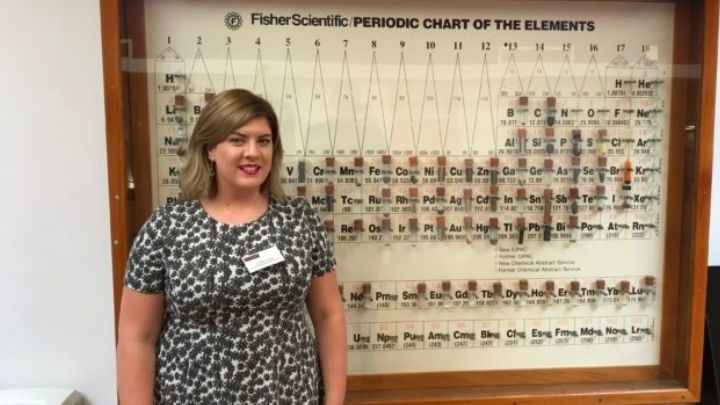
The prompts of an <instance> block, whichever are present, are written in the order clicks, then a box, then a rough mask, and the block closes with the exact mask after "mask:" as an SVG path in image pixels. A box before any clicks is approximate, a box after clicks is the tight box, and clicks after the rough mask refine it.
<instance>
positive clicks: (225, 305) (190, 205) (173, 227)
mask: <svg viewBox="0 0 720 405" xmlns="http://www.w3.org/2000/svg"><path fill="white" fill-rule="evenodd" d="M272 246H277V248H278V249H279V250H280V252H281V253H282V255H283V257H284V258H285V260H284V262H281V263H278V264H275V265H272V266H270V267H267V268H265V269H262V270H258V271H256V272H253V273H250V272H249V271H248V270H247V268H246V267H245V264H244V263H243V261H242V260H241V258H242V257H244V256H246V255H248V254H252V253H255V252H259V251H262V250H265V249H268V248H270V247H272ZM334 267H335V259H334V257H333V254H332V251H331V247H330V244H329V243H328V240H327V236H326V234H325V230H324V227H323V225H322V223H321V221H320V218H319V217H318V215H317V213H316V212H315V211H314V210H313V209H312V208H311V207H310V205H309V204H308V203H307V202H306V201H305V200H303V199H298V198H288V199H284V200H281V201H272V202H271V203H270V207H269V209H268V211H267V212H266V213H265V214H264V215H263V216H261V217H260V218H258V219H257V220H255V221H253V222H250V223H247V224H242V225H226V224H222V223H219V222H218V221H216V220H214V219H213V218H211V217H209V216H208V215H207V213H206V211H205V210H204V209H203V208H202V206H201V204H200V202H199V201H197V200H180V201H178V202H175V203H172V204H169V205H167V206H164V207H160V208H158V209H157V210H155V212H154V213H153V215H152V217H151V218H150V219H149V220H148V222H147V223H146V224H145V225H144V227H143V228H142V229H141V231H140V233H139V234H138V236H137V238H136V239H135V242H134V244H133V247H132V251H131V253H130V258H129V260H128V266H127V273H126V275H125V285H126V286H127V287H129V288H131V289H133V290H136V291H140V292H144V293H163V294H165V302H166V310H165V319H164V321H163V326H162V332H161V337H160V339H159V342H158V346H157V358H156V368H155V370H156V371H155V403H156V404H163V405H166V404H167V405H170V404H172V405H183V404H277V405H284V404H316V403H318V402H319V401H320V391H322V388H321V385H322V381H321V377H320V370H319V366H318V360H317V353H316V343H315V339H314V337H313V335H312V334H311V332H310V328H309V326H308V324H307V322H306V318H305V312H304V305H305V297H306V295H307V293H308V287H309V283H310V280H311V278H312V277H316V276H322V275H323V274H325V273H327V272H330V271H332V270H333V269H334Z"/></svg>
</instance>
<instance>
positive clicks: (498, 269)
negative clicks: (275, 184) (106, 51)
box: [121, 0, 717, 404]
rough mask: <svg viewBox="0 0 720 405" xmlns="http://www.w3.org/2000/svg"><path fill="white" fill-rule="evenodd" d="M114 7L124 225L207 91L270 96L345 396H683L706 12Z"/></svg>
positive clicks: (697, 281) (690, 327)
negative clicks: (338, 350)
mask: <svg viewBox="0 0 720 405" xmlns="http://www.w3.org/2000/svg"><path fill="white" fill-rule="evenodd" d="M122 6H123V8H122V10H123V11H124V14H123V16H122V17H121V18H122V20H123V21H125V24H126V27H127V28H126V29H127V33H126V37H127V39H126V41H125V42H124V44H125V45H126V46H124V48H123V51H124V52H125V54H126V58H125V59H124V65H123V66H124V67H125V72H126V77H125V83H126V84H127V89H128V94H126V95H125V97H126V99H127V100H129V102H128V115H129V117H130V118H129V120H127V121H126V123H125V124H124V125H126V126H127V127H128V128H130V133H131V136H130V138H131V140H132V147H131V148H130V149H128V152H129V154H130V155H132V159H130V160H132V161H133V164H132V165H130V169H131V170H130V171H129V172H130V175H131V178H132V180H133V185H134V189H133V190H132V192H131V196H134V197H135V198H134V199H133V200H132V206H133V207H135V211H134V213H133V214H131V217H132V218H135V219H134V221H135V222H140V223H141V222H142V221H143V220H144V217H143V215H146V213H147V212H148V211H149V209H150V208H151V207H152V206H157V205H160V204H164V203H167V202H170V201H173V200H174V199H176V198H177V197H178V188H177V184H178V178H179V177H178V176H179V173H180V171H181V170H182V164H183V162H182V158H181V157H180V156H178V154H177V151H178V148H179V147H181V146H182V145H183V143H184V142H186V141H187V138H188V136H189V135H190V134H191V133H192V130H193V127H194V123H195V121H196V120H197V118H198V116H199V114H200V112H201V111H202V109H203V107H204V105H205V104H206V103H207V102H208V101H209V100H211V99H212V98H213V97H214V95H215V94H217V93H219V92H221V91H223V90H226V89H230V88H237V87H241V88H247V89H249V90H252V91H253V92H255V93H256V94H259V95H261V96H263V97H264V98H266V99H267V100H268V101H270V103H271V104H272V105H273V106H274V108H275V109H276V111H277V112H278V116H279V120H280V134H281V136H282V140H283V146H284V150H285V156H284V160H283V167H282V170H283V171H282V182H283V186H284V189H285V192H286V194H288V195H290V196H299V197H303V198H306V199H307V200H308V201H309V202H310V203H311V205H312V206H313V207H314V208H315V209H316V210H317V211H318V213H319V214H320V217H321V218H322V220H323V221H324V224H325V228H326V231H327V233H328V236H329V238H330V240H331V241H332V243H333V247H334V251H335V254H336V256H337V259H338V263H339V269H338V271H339V273H338V277H339V281H340V285H339V289H340V292H341V295H342V297H343V301H344V305H345V310H346V318H347V321H348V325H347V332H348V333H347V336H348V341H347V345H348V353H349V369H348V374H349V379H350V380H349V391H350V392H349V394H348V402H349V403H378V404H379V403H415V402H418V403H420V402H422V403H549V402H552V403H565V402H562V401H566V399H563V398H564V395H565V394H564V393H571V394H573V396H574V398H575V399H576V402H572V401H571V402H567V403H586V402H587V403H589V402H598V401H603V402H612V403H625V402H627V403H630V402H632V403H639V402H643V403H654V402H664V403H667V402H676V403H677V402H690V401H692V400H694V399H697V395H698V387H699V385H698V384H699V380H698V379H699V377H698V374H697V373H698V370H699V365H700V363H699V360H698V352H697V351H698V350H700V351H701V347H702V346H701V342H702V325H697V320H698V319H702V311H703V302H704V277H703V276H702V275H701V274H700V273H699V272H700V271H701V270H702V269H700V267H698V266H699V265H700V263H698V261H697V260H698V257H700V256H696V255H697V254H699V253H701V252H699V251H698V250H697V249H702V244H703V243H706V242H707V240H706V238H707V235H706V232H707V230H706V229H705V228H703V227H706V225H707V216H706V214H707V213H706V212H704V211H703V210H704V209H705V202H704V201H703V198H702V195H703V194H702V193H703V189H704V188H705V187H709V183H707V184H706V182H705V181H706V179H705V178H704V177H702V173H703V172H704V171H705V170H707V167H705V166H704V165H705V163H706V161H705V160H706V159H707V156H706V151H705V150H704V148H703V145H704V146H706V145H707V144H706V143H707V142H711V141H712V130H711V128H712V125H711V124H712V108H708V107H706V103H707V102H708V100H714V98H712V97H710V95H709V94H707V93H708V92H709V91H711V90H709V89H710V88H712V89H714V80H715V77H714V75H715V67H714V65H713V64H711V63H710V62H712V61H711V60H708V59H707V58H710V59H713V58H714V57H715V54H716V49H715V48H717V42H716V33H715V32H714V31H713V30H714V29H716V28H717V27H716V24H717V21H716V20H717V16H715V17H713V18H710V17H708V15H712V14H713V13H715V14H717V4H716V2H715V1H693V2H672V1H645V2H625V1H613V2H610V1H587V2H584V1H583V2H579V1H571V2H567V1H502V2H500V1H479V0H478V1H466V0H457V1H448V2H442V3H436V2H424V1H405V0H401V1H397V2H393V3H390V4H387V3H382V2H372V1H371V2H367V1H366V2H360V1H345V2H341V3H339V2H323V1H307V2H286V1H269V2H251V1H248V2H242V3H238V2H233V1H229V0H214V1H206V2H188V1H170V0H167V1H166V0H145V1H125V2H123V3H122ZM640 21H641V22H642V23H639V22H640ZM691 27H692V29H691ZM697 27H700V28H702V29H698V28H697ZM703 29H705V30H707V32H708V33H711V34H705V32H706V31H703ZM713 47H714V48H713ZM713 60H714V59H713ZM708 66H710V67H708ZM709 86H711V87H709ZM713 94H714V93H713ZM710 103H712V101H710ZM708 114H710V115H709V116H708ZM708 204H709V203H708ZM143 210H144V211H143ZM143 212H145V214H143ZM703 215H705V216H703ZM698 232H700V234H698ZM696 235H699V236H700V238H699V239H698V238H696ZM703 237H704V238H705V240H703V239H702V238H703ZM705 257H706V256H705ZM703 260H704V259H703ZM698 311H699V312H698ZM698 328H699V329H698ZM698 330H699V332H698ZM698 344H700V346H699V347H700V349H698V346H697V345H698ZM539 384H542V385H543V386H542V388H540V386H539ZM548 387H550V388H548ZM521 397H522V401H520V400H519V399H518V398H521ZM453 401H454V402H453Z"/></svg>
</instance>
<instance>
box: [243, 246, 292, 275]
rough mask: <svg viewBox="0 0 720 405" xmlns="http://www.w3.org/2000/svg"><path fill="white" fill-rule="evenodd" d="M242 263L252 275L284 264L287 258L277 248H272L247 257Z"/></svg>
mask: <svg viewBox="0 0 720 405" xmlns="http://www.w3.org/2000/svg"><path fill="white" fill-rule="evenodd" d="M242 261H243V263H245V267H247V269H248V271H249V272H250V273H255V272H256V271H258V270H262V269H264V268H266V267H268V266H272V265H273V264H276V263H280V262H283V261H285V258H284V257H283V255H282V254H281V253H280V250H278V248H277V246H272V247H270V248H268V249H265V250H261V251H259V252H256V253H252V254H249V255H246V256H245V257H243V258H242Z"/></svg>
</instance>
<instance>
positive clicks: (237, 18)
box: [225, 11, 243, 31]
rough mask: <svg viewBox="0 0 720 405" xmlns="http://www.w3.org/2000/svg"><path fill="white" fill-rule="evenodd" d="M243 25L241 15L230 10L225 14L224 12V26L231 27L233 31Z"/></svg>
mask: <svg viewBox="0 0 720 405" xmlns="http://www.w3.org/2000/svg"><path fill="white" fill-rule="evenodd" d="M242 25H243V19H242V16H241V15H240V14H238V13H236V12H235V11H231V12H229V13H227V14H225V26H226V27H228V29H231V30H233V31H237V30H239V29H240V27H242Z"/></svg>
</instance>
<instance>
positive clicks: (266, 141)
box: [260, 139, 271, 145]
mask: <svg viewBox="0 0 720 405" xmlns="http://www.w3.org/2000/svg"><path fill="white" fill-rule="evenodd" d="M270 143H271V142H270V140H269V139H261V140H260V145H270Z"/></svg>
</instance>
